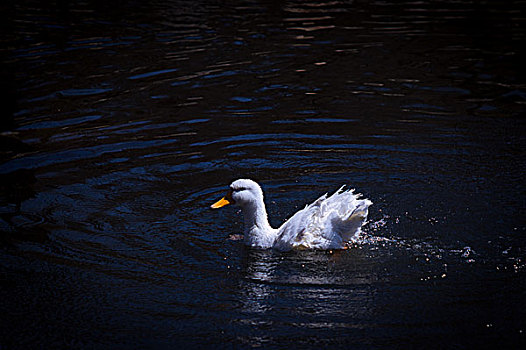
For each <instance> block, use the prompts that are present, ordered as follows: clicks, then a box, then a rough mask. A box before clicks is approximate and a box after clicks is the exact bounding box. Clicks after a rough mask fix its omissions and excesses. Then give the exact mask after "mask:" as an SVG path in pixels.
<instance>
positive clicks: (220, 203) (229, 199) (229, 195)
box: [210, 190, 235, 209]
mask: <svg viewBox="0 0 526 350" xmlns="http://www.w3.org/2000/svg"><path fill="white" fill-rule="evenodd" d="M234 203H235V202H234V200H233V199H232V190H230V191H228V193H227V194H226V196H224V197H223V198H221V199H220V200H218V201H217V202H215V203H214V204H212V205H211V206H210V208H212V209H219V208H221V207H224V206H225V205H229V204H234Z"/></svg>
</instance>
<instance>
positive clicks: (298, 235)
mask: <svg viewBox="0 0 526 350" xmlns="http://www.w3.org/2000/svg"><path fill="white" fill-rule="evenodd" d="M343 188H344V186H343V187H341V188H340V189H339V190H338V191H336V193H334V194H333V195H332V196H330V197H327V195H326V194H325V195H323V196H321V197H320V198H318V199H317V200H316V201H314V202H313V203H312V204H309V205H307V206H306V207H305V208H304V209H302V210H300V211H298V212H297V213H296V214H294V215H293V216H292V217H291V218H290V219H288V220H287V221H286V222H285V223H284V224H283V225H282V226H281V227H280V228H279V229H278V237H277V239H276V241H275V243H274V247H275V248H277V249H281V250H289V249H301V248H304V249H307V248H315V249H337V248H342V247H343V246H344V244H345V243H346V242H348V241H349V240H350V239H351V238H352V237H353V236H354V235H355V234H357V233H359V232H360V231H361V227H362V225H363V224H364V223H365V221H366V219H367V214H368V208H369V206H370V205H371V204H372V202H371V201H369V200H368V199H360V196H361V195H359V194H354V190H345V191H344V190H343Z"/></svg>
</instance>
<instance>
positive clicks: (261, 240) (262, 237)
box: [243, 199, 277, 248]
mask: <svg viewBox="0 0 526 350" xmlns="http://www.w3.org/2000/svg"><path fill="white" fill-rule="evenodd" d="M243 214H244V217H245V244H247V245H250V246H255V247H260V248H270V247H272V244H273V243H274V241H275V239H276V236H277V230H275V229H273V228H272V227H271V226H270V224H269V223H268V216H267V210H266V209H265V203H264V202H263V200H262V199H261V200H258V201H255V202H251V203H249V204H247V205H246V206H245V207H244V208H243Z"/></svg>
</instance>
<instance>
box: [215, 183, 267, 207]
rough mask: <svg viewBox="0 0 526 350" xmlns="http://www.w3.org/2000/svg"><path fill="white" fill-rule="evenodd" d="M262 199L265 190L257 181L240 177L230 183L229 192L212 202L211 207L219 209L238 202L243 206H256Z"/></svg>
mask: <svg viewBox="0 0 526 350" xmlns="http://www.w3.org/2000/svg"><path fill="white" fill-rule="evenodd" d="M262 200H263V191H262V190H261V187H259V185H258V184H257V183H256V182H255V181H252V180H249V179H239V180H236V181H234V182H232V183H231V184H230V189H229V190H228V192H227V194H226V195H225V196H224V197H223V198H221V199H220V200H219V201H217V202H215V203H214V204H212V205H211V208H213V209H218V208H221V207H224V206H225V205H228V204H236V205H239V206H241V207H247V206H255V205H257V203H258V202H261V201H262Z"/></svg>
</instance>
